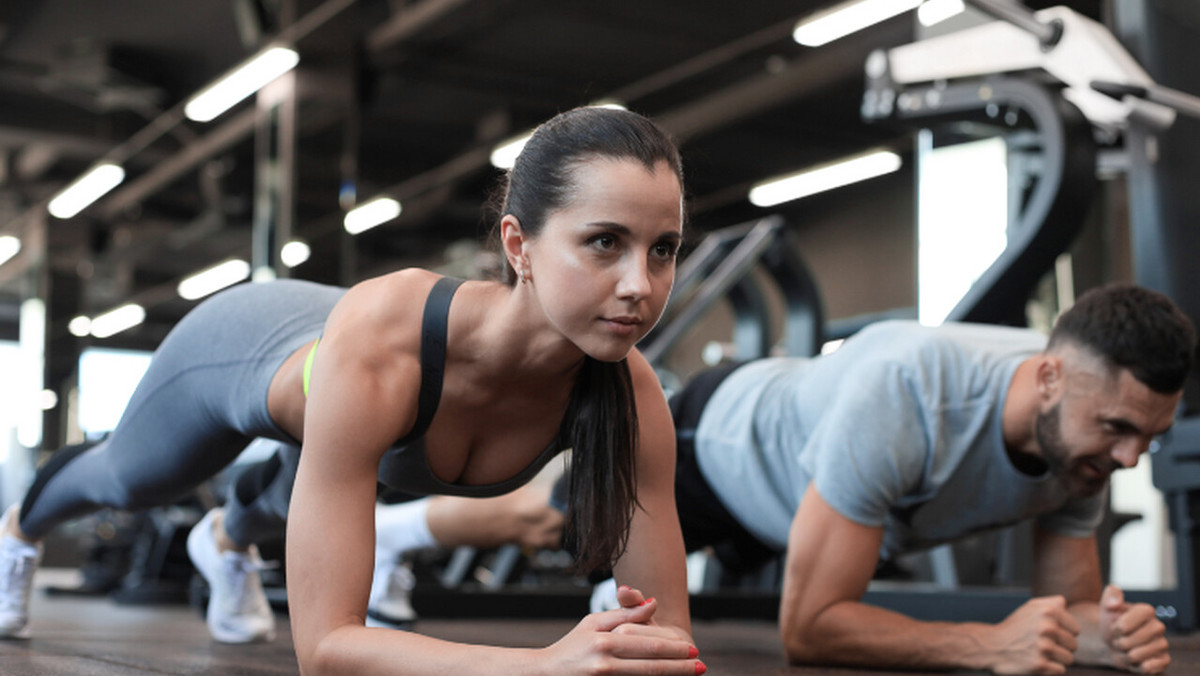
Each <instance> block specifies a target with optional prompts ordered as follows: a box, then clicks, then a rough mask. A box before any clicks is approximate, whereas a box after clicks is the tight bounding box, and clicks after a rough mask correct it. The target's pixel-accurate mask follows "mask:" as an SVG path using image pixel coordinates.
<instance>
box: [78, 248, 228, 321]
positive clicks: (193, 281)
mask: <svg viewBox="0 0 1200 676" xmlns="http://www.w3.org/2000/svg"><path fill="white" fill-rule="evenodd" d="M249 276H250V264H249V263H247V262H246V261H244V260H241V259H239V258H234V259H232V260H227V261H225V262H224V263H219V264H217V265H214V266H212V267H211V268H208V269H205V270H201V271H200V272H197V273H196V274H194V275H192V276H190V277H185V278H184V279H183V281H181V282H179V286H178V287H177V290H178V291H179V295H180V296H181V297H182V298H185V299H187V300H197V299H199V298H203V297H205V296H207V295H208V294H210V293H215V292H217V291H220V290H221V289H224V288H225V287H227V286H232V285H234V284H237V283H238V282H240V281H242V280H243V279H246V278H247V277H249ZM97 319H98V318H97Z"/></svg>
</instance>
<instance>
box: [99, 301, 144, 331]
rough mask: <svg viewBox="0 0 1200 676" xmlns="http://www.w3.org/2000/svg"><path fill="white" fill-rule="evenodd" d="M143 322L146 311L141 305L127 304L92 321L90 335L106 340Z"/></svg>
mask: <svg viewBox="0 0 1200 676" xmlns="http://www.w3.org/2000/svg"><path fill="white" fill-rule="evenodd" d="M145 320H146V310H145V309H143V308H142V306H141V305H138V304H136V303H129V304H128V305H122V306H121V307H119V308H117V309H115V310H109V311H108V312H105V313H104V314H102V315H100V316H99V317H96V318H95V319H93V320H92V335H93V336H95V337H97V338H108V337H109V336H115V335H116V334H118V333H120V332H122V331H124V330H126V329H131V328H133V327H135V326H137V325H138V324H141V323H142V322H144V321H145Z"/></svg>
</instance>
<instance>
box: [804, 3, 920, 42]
mask: <svg viewBox="0 0 1200 676" xmlns="http://www.w3.org/2000/svg"><path fill="white" fill-rule="evenodd" d="M920 4H921V0H854V2H844V3H842V4H840V5H837V6H836V7H832V8H830V9H827V10H825V11H823V12H818V13H816V14H813V15H812V16H809V17H806V18H804V19H801V20H800V21H799V22H798V23H797V24H796V29H795V30H794V31H793V32H792V39H793V40H795V41H796V42H799V43H800V44H802V45H804V46H806V47H820V46H821V45H823V44H826V43H829V42H833V41H834V40H837V39H838V38H842V37H845V36H847V35H850V34H851V33H856V32H858V31H860V30H862V29H864V28H867V27H868V26H874V25H875V24H877V23H879V22H881V21H885V20H887V19H890V18H892V17H894V16H896V15H897V14H903V13H904V12H907V11H908V10H910V9H913V8H915V7H916V6H917V5H920Z"/></svg>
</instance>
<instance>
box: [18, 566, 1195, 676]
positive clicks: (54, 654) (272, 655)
mask: <svg viewBox="0 0 1200 676" xmlns="http://www.w3.org/2000/svg"><path fill="white" fill-rule="evenodd" d="M40 580H41V578H39V582H40ZM33 613H34V619H33V622H32V625H31V629H32V633H33V637H32V638H30V639H28V640H16V641H0V674H3V675H4V676H34V675H37V676H118V675H120V676H143V675H144V676H151V675H154V676H162V675H164V674H221V675H228V676H243V675H244V676H251V675H253V676H274V675H277V674H296V673H297V668H296V658H295V655H294V654H293V652H292V642H291V636H290V634H289V633H288V625H287V620H286V618H285V617H282V616H281V617H280V625H279V629H280V636H279V638H278V639H277V640H276V641H275V642H274V643H271V644H265V645H250V646H227V645H221V644H218V643H213V642H212V641H210V640H209V638H208V632H207V630H206V629H205V626H204V622H203V619H202V618H201V617H200V615H199V613H198V612H197V611H196V610H194V609H193V608H191V607H188V606H123V605H117V604H115V603H113V602H112V601H109V600H107V599H100V598H87V597H71V596H46V595H44V594H42V593H40V592H35V596H34V602H33ZM572 626H573V622H571V621H566V620H543V621H527V620H521V621H512V620H445V619H437V620H423V621H421V622H420V623H419V625H418V626H417V630H418V631H420V632H422V633H425V634H429V635H431V636H437V637H439V638H445V639H449V640H454V641H464V642H471V643H486V644H493V645H511V646H543V645H547V644H549V643H551V642H553V641H555V640H557V639H558V638H560V637H561V636H562V635H563V634H564V633H566V632H567V631H568V630H569V629H570V628H571V627H572ZM694 634H695V638H696V643H697V644H698V645H699V647H700V651H701V654H700V657H701V659H702V660H704V662H705V663H706V664H707V665H708V667H709V672H708V673H710V674H735V675H737V676H759V675H764V674H789V675H791V674H810V675H811V674H861V673H871V674H900V673H905V674H906V676H911V672H888V671H873V672H863V671H857V670H846V669H828V668H799V667H791V668H788V667H786V666H785V665H784V664H783V661H782V659H781V657H780V644H779V639H778V637H777V636H776V630H775V625H774V624H773V623H769V622H760V621H736V622H734V621H700V622H697V623H696V625H695V627H694ZM1171 642H1172V649H1173V654H1172V657H1173V658H1174V664H1173V665H1172V667H1171V668H1170V670H1168V672H1167V673H1168V674H1180V675H1183V674H1200V634H1196V635H1189V636H1175V637H1172V638H1171ZM1068 673H1070V674H1078V675H1084V674H1109V675H1111V674H1112V673H1114V672H1112V671H1108V670H1103V669H1085V668H1078V667H1076V668H1072V669H1071V670H1070V671H1069V672H1068Z"/></svg>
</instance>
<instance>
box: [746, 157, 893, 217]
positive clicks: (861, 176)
mask: <svg viewBox="0 0 1200 676" xmlns="http://www.w3.org/2000/svg"><path fill="white" fill-rule="evenodd" d="M900 165H901V161H900V156H899V155H897V154H896V153H894V152H892V151H890V150H877V151H874V152H870V153H865V154H863V155H858V156H856V157H852V158H849V159H845V160H840V161H838V162H834V163H831V164H826V165H823V166H819V167H814V168H812V169H806V170H804V171H800V172H797V173H795V174H790V175H788V176H781V177H779V178H776V179H772V180H769V181H763V182H762V183H758V184H756V185H755V186H754V187H753V188H751V189H750V203H751V204H753V205H755V206H759V207H770V206H775V205H776V204H782V203H783V202H790V201H791V200H794V199H800V198H801V197H807V196H809V195H815V194H816V193H819V192H824V191H826V190H832V189H834V188H840V187H842V186H844V185H850V184H851V183H858V182H859V181H865V180H867V179H868V178H875V177H876V176H882V175H884V174H890V173H892V172H893V171H896V170H897V169H899V168H900Z"/></svg>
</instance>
